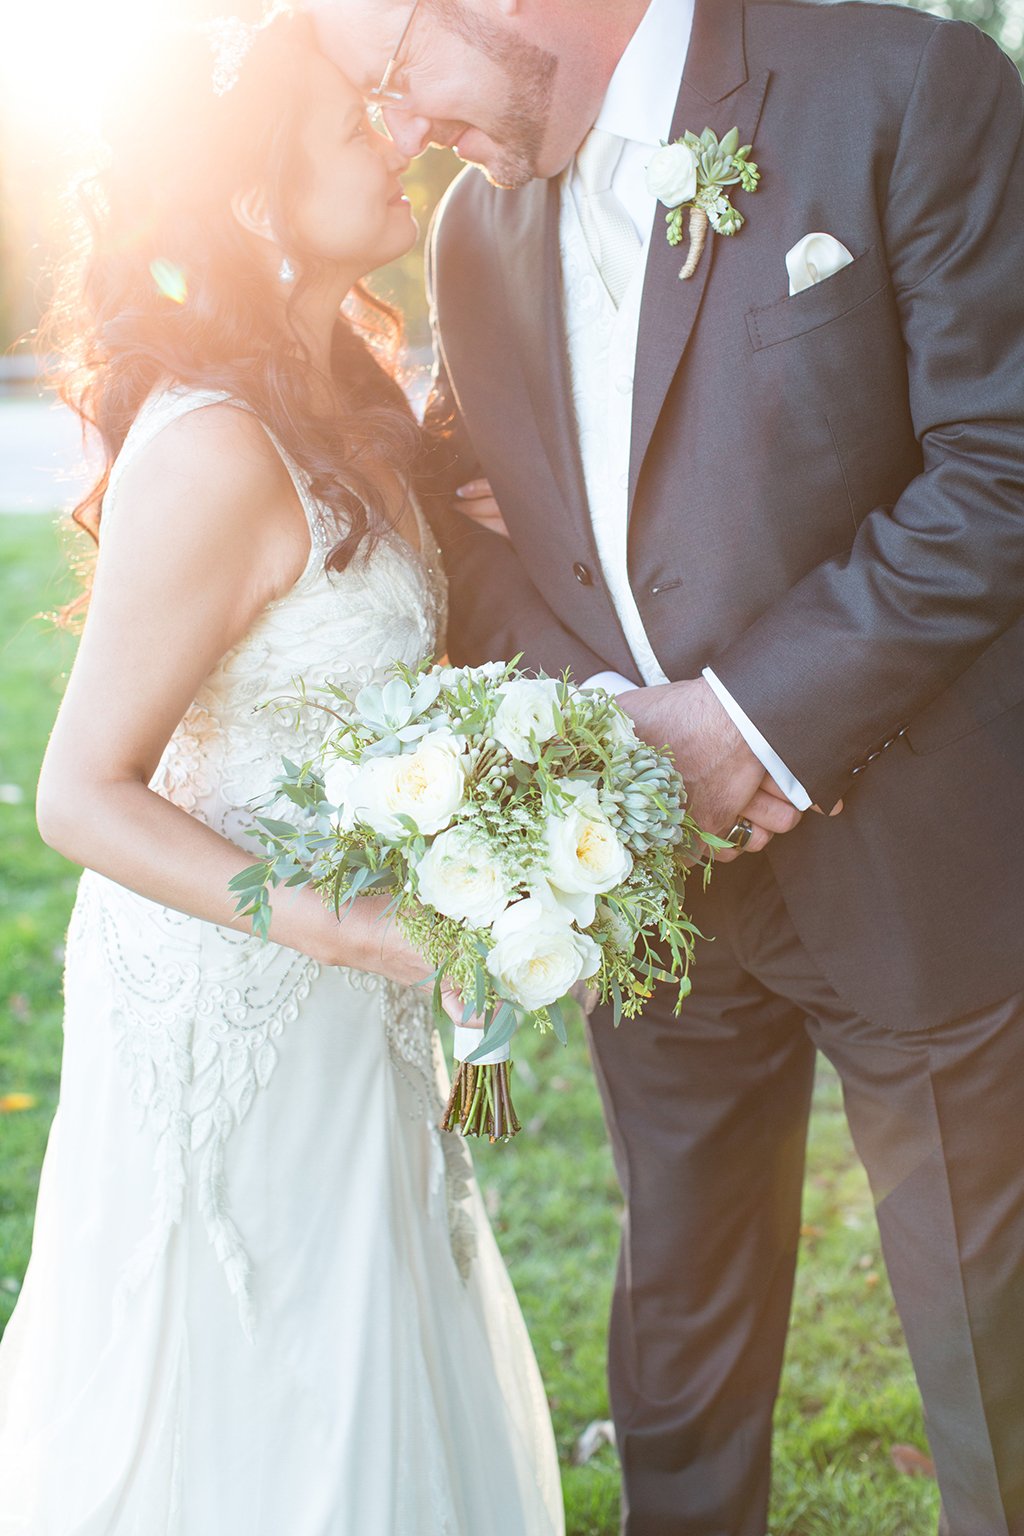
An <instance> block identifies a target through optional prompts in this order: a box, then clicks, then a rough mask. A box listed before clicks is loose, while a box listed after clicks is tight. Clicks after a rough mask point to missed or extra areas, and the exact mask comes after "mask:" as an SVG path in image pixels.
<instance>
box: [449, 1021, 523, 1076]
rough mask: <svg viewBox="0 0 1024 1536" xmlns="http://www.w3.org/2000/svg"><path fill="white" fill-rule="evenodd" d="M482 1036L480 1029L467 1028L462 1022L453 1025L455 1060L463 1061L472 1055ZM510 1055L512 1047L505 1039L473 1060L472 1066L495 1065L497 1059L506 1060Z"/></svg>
mask: <svg viewBox="0 0 1024 1536" xmlns="http://www.w3.org/2000/svg"><path fill="white" fill-rule="evenodd" d="M483 1037H484V1032H483V1030H482V1029H469V1028H468V1027H467V1026H466V1025H464V1024H456V1026H455V1060H456V1061H465V1059H466V1057H467V1056H472V1054H473V1052H474V1051H475V1050H476V1049H477V1047H478V1046H479V1044H480V1042H481V1040H482V1039H483ZM511 1055H512V1047H511V1045H510V1044H509V1042H508V1041H507V1040H506V1041H505V1044H504V1045H499V1046H498V1048H497V1050H496V1051H488V1052H487V1055H486V1056H481V1057H480V1059H479V1060H478V1061H474V1063H473V1065H474V1067H490V1066H496V1065H497V1063H498V1062H499V1061H508V1059H509V1057H510V1056H511Z"/></svg>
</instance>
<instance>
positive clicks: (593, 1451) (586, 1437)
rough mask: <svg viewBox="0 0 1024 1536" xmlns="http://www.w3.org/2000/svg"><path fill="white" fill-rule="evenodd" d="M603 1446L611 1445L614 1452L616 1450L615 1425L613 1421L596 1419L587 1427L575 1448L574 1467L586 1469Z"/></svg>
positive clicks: (573, 1454) (573, 1455)
mask: <svg viewBox="0 0 1024 1536" xmlns="http://www.w3.org/2000/svg"><path fill="white" fill-rule="evenodd" d="M602 1445H610V1446H611V1448H612V1450H613V1451H614V1449H615V1425H614V1424H613V1423H612V1421H611V1419H594V1420H593V1421H592V1422H591V1423H590V1424H588V1425H587V1427H586V1429H585V1430H584V1431H583V1433H582V1435H580V1437H579V1439H578V1440H577V1441H576V1445H575V1447H574V1448H573V1453H572V1464H573V1466H574V1467H585V1466H586V1464H587V1462H588V1461H589V1460H590V1459H591V1457H592V1456H596V1455H597V1453H598V1451H599V1450H600V1449H601V1447H602Z"/></svg>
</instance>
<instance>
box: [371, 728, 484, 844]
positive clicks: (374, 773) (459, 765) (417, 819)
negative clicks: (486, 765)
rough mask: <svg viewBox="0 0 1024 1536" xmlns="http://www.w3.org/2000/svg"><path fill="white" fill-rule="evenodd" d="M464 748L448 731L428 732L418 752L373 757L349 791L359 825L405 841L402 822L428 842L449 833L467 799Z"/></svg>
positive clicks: (417, 749)
mask: <svg viewBox="0 0 1024 1536" xmlns="http://www.w3.org/2000/svg"><path fill="white" fill-rule="evenodd" d="M465 792H466V768H465V757H464V754H463V750H462V743H461V742H460V741H459V740H458V738H457V737H455V736H453V735H452V733H451V732H450V731H430V732H428V734H427V735H426V736H424V737H423V738H422V739H421V740H420V741H419V743H418V744H417V747H416V750H415V752H404V753H402V754H401V755H395V756H388V757H371V758H367V759H366V761H365V762H363V763H362V764H360V767H359V770H358V772H357V773H356V776H355V778H354V779H353V780H352V781H351V783H350V784H349V785H348V786H347V789H346V791H345V800H346V804H347V805H348V806H350V807H351V809H352V813H353V815H354V817H355V819H356V820H358V821H363V822H366V824H367V825H368V826H370V827H372V828H373V830H374V831H375V832H376V833H378V834H379V835H380V836H381V837H404V836H405V835H406V833H407V831H408V829H407V828H406V827H403V825H402V823H401V821H400V820H399V819H398V818H399V817H400V816H408V817H410V818H411V820H412V821H413V822H414V823H415V825H416V828H417V830H418V831H420V832H422V833H423V834H424V835H425V836H430V835H431V833H434V832H440V831H442V830H443V828H445V827H447V826H448V824H449V822H450V821H451V819H452V816H453V815H454V814H455V812H456V811H457V810H458V808H459V806H460V805H461V804H462V802H463V799H464V798H465Z"/></svg>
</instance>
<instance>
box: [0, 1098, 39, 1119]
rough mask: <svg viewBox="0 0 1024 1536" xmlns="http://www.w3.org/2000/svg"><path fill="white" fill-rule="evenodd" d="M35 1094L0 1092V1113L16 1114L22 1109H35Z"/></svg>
mask: <svg viewBox="0 0 1024 1536" xmlns="http://www.w3.org/2000/svg"><path fill="white" fill-rule="evenodd" d="M35 1107H36V1096H35V1094H34V1093H4V1094H0V1115H16V1114H17V1113H18V1112H19V1111H20V1110H23V1109H35Z"/></svg>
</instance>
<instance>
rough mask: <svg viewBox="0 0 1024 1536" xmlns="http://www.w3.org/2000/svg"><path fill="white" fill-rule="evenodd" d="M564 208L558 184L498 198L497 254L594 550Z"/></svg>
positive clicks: (514, 329)
mask: <svg viewBox="0 0 1024 1536" xmlns="http://www.w3.org/2000/svg"><path fill="white" fill-rule="evenodd" d="M559 206H560V192H559V182H558V179H557V178H553V179H551V180H550V181H532V182H530V183H529V184H528V186H526V187H524V188H522V190H521V191H519V192H515V193H501V194H499V195H498V196H496V197H495V198H494V199H493V209H494V222H495V243H494V249H495V250H497V251H499V252H504V253H507V259H506V260H504V261H503V262H502V268H501V275H502V283H503V286H504V290H505V298H506V301H507V304H508V310H509V315H510V317H511V321H512V324H511V326H510V328H509V334H510V336H511V337H512V338H513V339H514V341H515V345H516V348H517V350H518V352H519V361H520V364H521V366H522V369H523V374H524V376H525V379H526V386H527V389H528V391H529V395H530V405H531V407H532V410H533V416H534V420H535V422H536V424H537V430H538V433H539V435H540V439H541V442H542V443H543V446H544V451H545V454H546V455H547V458H548V462H549V464H550V466H551V472H552V475H553V476H554V480H555V484H556V485H557V486H558V489H559V491H560V492H561V495H562V500H563V501H564V502H565V505H566V507H567V509H568V511H569V513H570V516H571V517H572V519H573V522H574V524H575V525H576V526H577V527H578V528H579V530H580V532H581V533H582V534H583V535H584V537H585V538H586V540H587V543H588V545H592V541H593V534H592V530H591V526H590V516H589V513H588V510H587V493H586V483H585V481H584V479H583V466H582V463H581V461H580V455H579V448H578V446H577V437H576V417H575V412H574V410H573V404H572V388H571V385H570V379H569V360H568V357H567V356H566V348H565V326H564V323H563V319H562V281H561V257H560V254H559V247H558V222H559ZM513 256H514V260H513Z"/></svg>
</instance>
